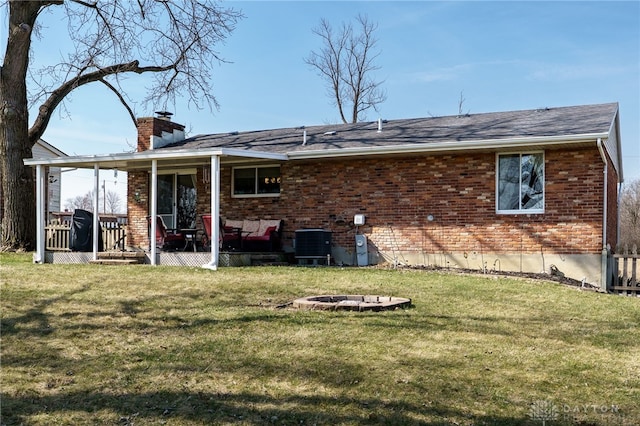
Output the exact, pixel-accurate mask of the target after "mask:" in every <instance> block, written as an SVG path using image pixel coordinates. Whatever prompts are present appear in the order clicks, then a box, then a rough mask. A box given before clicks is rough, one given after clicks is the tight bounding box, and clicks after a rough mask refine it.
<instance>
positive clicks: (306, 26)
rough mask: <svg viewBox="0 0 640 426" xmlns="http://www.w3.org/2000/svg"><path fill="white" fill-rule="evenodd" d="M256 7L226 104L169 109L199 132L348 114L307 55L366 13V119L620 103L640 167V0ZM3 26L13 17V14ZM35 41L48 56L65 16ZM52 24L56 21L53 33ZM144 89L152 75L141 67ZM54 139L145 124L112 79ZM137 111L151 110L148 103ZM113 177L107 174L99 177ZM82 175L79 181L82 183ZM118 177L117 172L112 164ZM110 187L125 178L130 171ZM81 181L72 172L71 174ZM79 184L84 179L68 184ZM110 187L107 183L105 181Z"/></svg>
mask: <svg viewBox="0 0 640 426" xmlns="http://www.w3.org/2000/svg"><path fill="white" fill-rule="evenodd" d="M226 5H227V6H232V7H234V8H237V9H241V10H242V11H243V13H244V15H245V16H246V17H245V19H243V20H242V21H241V22H239V24H238V25H237V28H236V30H235V32H234V33H233V34H232V35H231V37H230V38H229V39H228V41H227V43H226V44H225V45H221V46H219V52H220V54H221V56H222V57H223V58H225V59H226V60H228V61H229V62H230V63H227V64H222V65H220V67H219V68H218V71H217V74H215V75H214V76H213V85H214V94H215V96H216V98H217V99H218V102H219V103H220V110H219V111H213V112H211V111H209V110H203V111H197V110H194V109H193V108H192V109H189V107H188V100H187V99H180V100H179V101H178V103H177V104H176V105H175V106H173V107H171V106H170V107H169V109H170V110H172V111H173V112H174V113H175V115H174V120H175V121H177V122H180V123H182V124H185V125H186V126H187V130H188V132H189V134H191V135H195V134H199V133H217V132H228V131H235V130H238V131H242V130H258V129H268V128H279V127H291V126H301V125H308V126H309V125H314V124H323V123H337V122H339V119H338V114H337V112H336V110H335V107H334V106H333V105H332V104H331V102H330V99H329V98H327V96H326V89H325V87H324V85H323V82H322V81H321V80H320V78H319V77H318V76H317V75H316V73H315V72H314V71H313V70H312V69H311V68H310V67H309V66H308V65H306V64H305V63H304V61H303V58H305V57H306V56H307V55H308V54H309V52H310V51H311V50H314V49H318V48H319V47H320V40H319V39H318V38H317V36H315V35H313V34H312V32H311V29H312V28H313V27H315V26H316V25H317V24H318V22H319V20H320V18H326V19H327V20H329V22H331V23H332V24H333V25H334V26H335V27H337V26H339V25H340V24H341V23H342V22H346V21H351V20H353V18H354V17H355V16H356V15H357V14H365V15H367V16H368V17H369V18H370V19H371V20H372V21H375V22H377V23H378V25H379V27H378V30H377V31H376V37H377V39H378V43H379V44H378V47H379V50H380V56H379V58H378V61H377V64H378V65H379V66H380V70H378V71H377V72H376V76H377V78H378V79H380V80H384V85H383V88H384V89H385V90H386V92H387V96H388V98H387V100H386V101H385V102H384V103H383V104H382V105H380V108H379V112H375V111H371V112H370V113H369V115H368V117H367V118H368V119H371V120H374V119H377V118H379V117H381V118H384V119H399V118H411V117H425V116H431V115H436V116H437V115H449V114H457V113H458V101H459V99H460V96H461V93H462V96H463V97H464V99H465V101H464V104H463V110H464V112H469V113H472V114H473V113H481V112H492V111H505V110H517V109H532V108H540V107H554V106H566V105H579V104H590V103H605V102H619V103H620V116H621V134H622V142H623V156H624V166H625V168H624V175H625V180H626V181H627V182H629V181H631V180H635V179H640V128H639V127H640V2H639V1H626V2H610V1H603V2H596V1H588V2H575V1H556V2H541V1H535V2H508V1H496V2H485V1H473V2H462V1H447V2H436V1H413V2H402V1H356V2H342V1H341V2H326V1H322V2H320V1H318V2H313V1H283V2H271V1H254V2H245V1H229V2H226ZM3 25H6V24H3ZM48 27H49V28H46V29H45V37H44V38H43V39H42V41H40V42H38V43H35V44H34V54H35V56H36V57H38V58H41V60H44V59H46V58H47V57H48V55H51V54H52V49H51V46H52V44H53V43H55V46H63V45H64V41H63V40H56V37H61V35H62V34H64V32H63V31H62V32H59V33H58V34H60V35H57V36H56V35H51V34H54V33H55V22H52V23H50V24H48ZM47 32H50V33H47ZM131 82H132V84H135V85H136V86H137V87H143V86H144V84H145V83H144V78H141V79H136V80H134V79H131ZM67 112H68V113H69V115H68V116H67V115H64V116H61V115H59V114H55V115H54V118H53V119H52V121H51V124H50V125H49V129H48V130H47V132H46V133H45V134H44V136H43V139H45V140H46V141H47V142H49V143H51V144H53V145H55V146H56V147H58V148H59V149H61V150H62V151H64V152H66V153H67V154H69V155H74V154H78V155H80V154H97V153H113V152H125V151H131V149H132V147H133V145H134V144H135V141H136V129H135V128H134V126H133V124H132V123H131V121H130V119H129V117H128V115H127V113H126V112H125V111H124V109H123V108H122V107H121V106H120V105H119V102H118V100H117V99H115V97H114V96H113V95H112V94H111V93H110V92H107V91H106V90H105V89H103V88H101V87H85V88H81V89H79V90H78V91H77V92H76V93H74V94H73V95H72V98H71V102H69V103H68V105H67ZM136 113H137V114H138V115H139V116H149V115H152V113H153V111H152V110H141V107H140V106H136ZM101 178H102V177H101ZM72 179H73V181H72ZM105 179H106V180H107V181H108V182H109V181H111V182H113V181H114V180H116V179H114V177H113V175H112V173H110V174H109V175H107V176H105ZM117 180H118V181H119V182H118V183H117V184H116V183H112V185H113V188H120V190H122V187H123V185H124V178H123V177H122V176H120V177H118V179H117ZM72 182H73V183H72ZM63 185H64V186H65V187H66V189H65V191H64V192H63V201H64V200H65V199H66V198H69V197H70V196H73V195H80V194H83V193H86V192H87V191H88V190H89V189H91V187H92V180H91V177H90V174H89V175H88V176H87V177H86V178H83V177H81V176H75V177H72V174H71V173H69V174H68V177H65V178H64V179H63ZM72 186H73V189H72V188H71V187H72ZM107 188H109V184H107Z"/></svg>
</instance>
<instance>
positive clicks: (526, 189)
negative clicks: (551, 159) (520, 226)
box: [496, 152, 544, 214]
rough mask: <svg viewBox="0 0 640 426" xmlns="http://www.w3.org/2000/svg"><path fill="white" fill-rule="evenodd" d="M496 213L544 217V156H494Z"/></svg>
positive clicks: (532, 153) (516, 154)
mask: <svg viewBox="0 0 640 426" xmlns="http://www.w3.org/2000/svg"><path fill="white" fill-rule="evenodd" d="M496 170H497V172H496V176H497V178H496V212H497V213H501V214H523V213H526V214H529V213H544V152H528V153H511V154H498V155H497V159H496Z"/></svg>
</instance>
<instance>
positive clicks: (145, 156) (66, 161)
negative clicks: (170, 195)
mask: <svg viewBox="0 0 640 426" xmlns="http://www.w3.org/2000/svg"><path fill="white" fill-rule="evenodd" d="M212 156H229V157H246V158H258V159H266V160H281V161H285V160H287V155H286V154H281V153H274V152H263V151H250V150H244V149H228V148H222V149H220V148H215V149H214V148H212V149H197V150H194V149H172V150H162V151H157V150H155V151H143V152H136V153H125V154H96V155H80V156H77V157H56V158H25V159H24V160H23V162H24V164H25V165H26V166H36V165H38V164H43V165H47V166H52V165H66V166H68V167H71V166H84V167H89V166H93V164H94V163H100V164H102V165H103V166H104V165H108V163H120V162H132V163H135V162H144V161H152V160H185V159H199V158H202V159H204V158H207V159H209V158H210V157H212Z"/></svg>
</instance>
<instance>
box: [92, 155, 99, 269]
mask: <svg viewBox="0 0 640 426" xmlns="http://www.w3.org/2000/svg"><path fill="white" fill-rule="evenodd" d="M93 177H94V184H93V206H94V207H93V236H92V238H93V255H92V256H93V260H98V241H99V240H98V238H99V237H98V235H99V233H100V220H99V218H98V205H99V202H100V192H99V188H100V168H99V166H98V163H96V164H94V165H93Z"/></svg>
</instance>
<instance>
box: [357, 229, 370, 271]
mask: <svg viewBox="0 0 640 426" xmlns="http://www.w3.org/2000/svg"><path fill="white" fill-rule="evenodd" d="M356 261H357V263H358V266H367V265H369V254H368V252H367V236H366V235H362V234H356Z"/></svg>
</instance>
